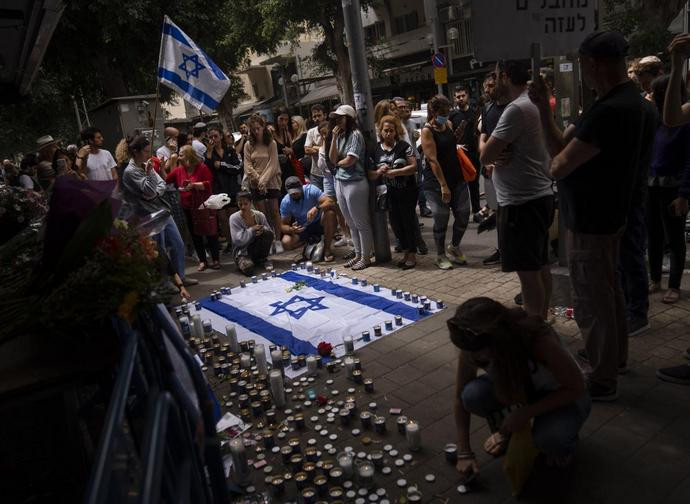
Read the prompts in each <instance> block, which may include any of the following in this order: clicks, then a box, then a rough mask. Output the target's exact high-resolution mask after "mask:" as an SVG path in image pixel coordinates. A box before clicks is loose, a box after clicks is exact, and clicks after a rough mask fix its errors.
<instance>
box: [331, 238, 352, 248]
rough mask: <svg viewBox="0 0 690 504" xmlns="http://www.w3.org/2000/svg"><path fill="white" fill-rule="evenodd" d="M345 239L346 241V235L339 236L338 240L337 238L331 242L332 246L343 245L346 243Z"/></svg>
mask: <svg viewBox="0 0 690 504" xmlns="http://www.w3.org/2000/svg"><path fill="white" fill-rule="evenodd" d="M347 241H348V240H347V237H345V236H342V237H341V238H340V240H337V241H336V242H335V243H334V244H333V246H334V247H344V246H345V245H347Z"/></svg>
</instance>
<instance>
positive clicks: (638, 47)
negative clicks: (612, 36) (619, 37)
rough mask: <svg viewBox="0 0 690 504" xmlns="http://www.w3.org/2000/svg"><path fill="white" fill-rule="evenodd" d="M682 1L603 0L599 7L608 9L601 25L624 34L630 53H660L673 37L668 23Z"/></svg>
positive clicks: (678, 9)
mask: <svg viewBox="0 0 690 504" xmlns="http://www.w3.org/2000/svg"><path fill="white" fill-rule="evenodd" d="M683 3H684V1H681V0H637V1H631V0H603V7H604V8H605V11H606V12H608V13H609V14H608V16H607V17H606V19H605V20H604V26H605V27H606V29H609V30H616V31H619V32H621V33H622V34H623V35H625V36H626V37H627V38H628V40H629V42H630V56H631V57H641V56H647V55H650V54H658V53H663V52H665V50H666V47H667V46H668V44H669V42H670V41H671V39H672V38H673V36H672V34H671V33H670V32H669V31H668V26H669V24H670V23H671V21H672V20H673V19H674V18H675V17H676V16H677V15H678V12H679V11H680V9H681V8H682V4H683Z"/></svg>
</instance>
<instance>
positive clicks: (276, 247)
mask: <svg viewBox="0 0 690 504" xmlns="http://www.w3.org/2000/svg"><path fill="white" fill-rule="evenodd" d="M274 250H275V254H277V255H280V254H282V253H283V252H285V248H284V247H283V242H281V241H280V240H276V241H275V242H274Z"/></svg>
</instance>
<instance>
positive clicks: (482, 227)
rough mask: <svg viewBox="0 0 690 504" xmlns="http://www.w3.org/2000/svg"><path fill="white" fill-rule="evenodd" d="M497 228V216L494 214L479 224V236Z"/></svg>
mask: <svg viewBox="0 0 690 504" xmlns="http://www.w3.org/2000/svg"><path fill="white" fill-rule="evenodd" d="M495 227H496V214H495V213H493V214H491V215H489V216H488V217H487V218H486V219H484V220H483V221H481V222H480V223H479V226H477V234H481V233H483V232H484V231H491V230H492V229H494V228H495Z"/></svg>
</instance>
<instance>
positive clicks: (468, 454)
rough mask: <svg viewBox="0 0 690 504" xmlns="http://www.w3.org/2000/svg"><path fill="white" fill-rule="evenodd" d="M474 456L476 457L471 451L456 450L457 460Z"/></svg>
mask: <svg viewBox="0 0 690 504" xmlns="http://www.w3.org/2000/svg"><path fill="white" fill-rule="evenodd" d="M474 458H476V456H475V455H474V452H473V451H465V452H458V460H470V459H474Z"/></svg>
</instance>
